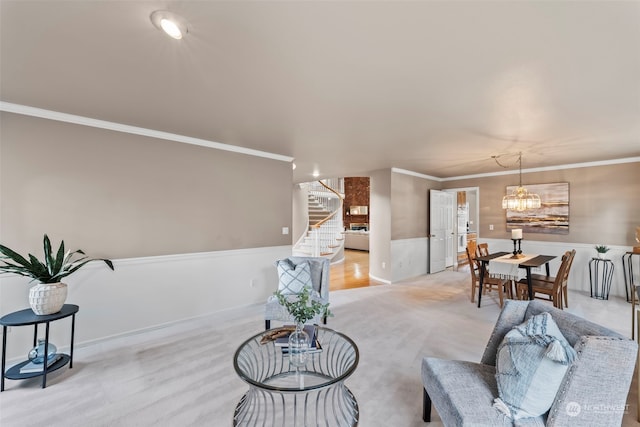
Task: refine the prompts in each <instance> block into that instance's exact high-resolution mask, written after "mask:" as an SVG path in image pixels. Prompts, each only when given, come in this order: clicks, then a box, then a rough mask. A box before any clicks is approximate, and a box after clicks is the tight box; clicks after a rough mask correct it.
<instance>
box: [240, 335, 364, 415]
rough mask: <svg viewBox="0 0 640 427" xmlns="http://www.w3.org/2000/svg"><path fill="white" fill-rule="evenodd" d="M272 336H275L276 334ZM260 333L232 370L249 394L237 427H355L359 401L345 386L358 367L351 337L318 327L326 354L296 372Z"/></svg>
mask: <svg viewBox="0 0 640 427" xmlns="http://www.w3.org/2000/svg"><path fill="white" fill-rule="evenodd" d="M268 332H273V329H271V330H269V331H268ZM264 334H265V333H264V332H262V333H259V334H257V335H254V336H253V337H251V338H249V339H248V340H246V341H245V342H244V343H242V345H240V347H239V348H238V350H237V351H236V354H235V356H234V358H233V366H234V368H235V370H236V372H237V373H238V375H239V376H240V378H241V379H242V380H244V381H245V382H247V383H248V384H249V391H247V392H246V393H245V394H244V396H242V398H241V399H240V402H238V404H237V405H236V409H235V412H234V415H233V425H234V426H254V425H260V426H294V425H295V426H300V425H304V426H312V425H322V426H325V425H326V426H356V425H357V424H358V419H359V417H358V415H359V411H358V402H357V401H356V398H355V397H354V396H353V393H351V390H349V389H348V388H347V386H346V385H345V384H344V381H345V379H347V378H348V377H349V376H350V375H351V374H352V373H353V372H354V371H355V369H356V367H357V366H358V360H359V354H358V347H357V346H356V344H355V343H354V342H353V341H352V340H351V339H350V338H349V337H347V336H346V335H344V334H341V333H339V332H336V331H334V330H332V329H328V328H323V327H318V341H319V342H320V346H321V347H322V351H320V352H315V353H312V354H309V358H308V360H307V362H306V364H305V365H304V366H302V367H296V366H293V365H292V364H290V363H289V356H288V355H286V354H283V352H282V348H281V347H277V346H276V345H275V342H274V341H268V342H266V343H264V344H261V340H262V336H263V335H264Z"/></svg>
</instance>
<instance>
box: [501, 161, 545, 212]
mask: <svg viewBox="0 0 640 427" xmlns="http://www.w3.org/2000/svg"><path fill="white" fill-rule="evenodd" d="M499 157H500V156H493V159H494V160H495V161H496V163H497V164H498V165H499V166H501V167H503V168H506V167H507V166H505V165H503V164H501V163H500V162H499V161H498V158H499ZM518 165H519V168H520V182H519V184H518V188H516V189H515V191H514V192H513V193H511V194H507V195H506V196H504V197H503V198H502V209H511V210H514V211H526V210H528V209H538V208H539V207H540V206H541V203H540V196H538V195H537V194H535V193H529V191H527V189H526V188H524V187H523V186H522V152H520V153H518Z"/></svg>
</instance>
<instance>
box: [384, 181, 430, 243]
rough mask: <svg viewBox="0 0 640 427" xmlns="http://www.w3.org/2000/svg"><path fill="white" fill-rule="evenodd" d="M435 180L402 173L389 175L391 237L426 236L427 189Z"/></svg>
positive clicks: (395, 238)
mask: <svg viewBox="0 0 640 427" xmlns="http://www.w3.org/2000/svg"><path fill="white" fill-rule="evenodd" d="M441 186H442V185H441V184H440V183H438V182H436V181H433V180H430V179H425V178H421V177H417V176H412V175H406V174H402V173H392V175H391V239H392V240H398V239H410V238H414V237H427V236H428V230H429V226H428V224H429V223H428V220H429V190H431V189H436V190H439V189H440V187H441Z"/></svg>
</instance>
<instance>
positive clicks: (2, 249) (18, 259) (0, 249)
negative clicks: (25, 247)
mask: <svg viewBox="0 0 640 427" xmlns="http://www.w3.org/2000/svg"><path fill="white" fill-rule="evenodd" d="M0 253H2V254H3V255H4V256H5V257H7V258H9V259H10V260H11V261H13V262H15V263H17V264H20V265H22V266H24V267H27V268H30V267H31V264H30V263H29V261H27V260H26V259H25V258H24V257H23V256H22V255H20V254H19V253H17V252H14V251H12V250H11V249H9V248H8V247H6V246H3V245H0Z"/></svg>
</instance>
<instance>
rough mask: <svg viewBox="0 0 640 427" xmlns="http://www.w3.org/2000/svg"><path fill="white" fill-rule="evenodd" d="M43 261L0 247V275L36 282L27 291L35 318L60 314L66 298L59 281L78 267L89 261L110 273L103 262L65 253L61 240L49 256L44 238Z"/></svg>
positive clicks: (47, 244) (65, 290)
mask: <svg viewBox="0 0 640 427" xmlns="http://www.w3.org/2000/svg"><path fill="white" fill-rule="evenodd" d="M43 249H44V261H40V260H39V259H38V258H36V257H35V256H34V255H32V254H29V255H28V256H27V257H23V256H22V255H20V254H18V253H17V252H15V251H14V250H12V249H9V248H8V247H6V246H4V245H0V262H1V263H2V264H0V274H7V273H9V274H17V275H19V276H25V277H30V278H31V281H30V282H29V283H31V282H34V281H36V282H38V284H37V285H35V286H33V287H31V289H29V304H30V305H31V309H32V310H33V312H34V313H35V314H38V315H44V314H53V313H57V312H58V311H60V309H61V308H62V306H63V305H64V302H65V300H66V298H67V285H66V284H65V283H62V282H61V280H62V279H63V278H65V277H67V276H69V275H70V274H72V273H74V272H76V271H78V270H79V269H80V268H81V267H82V266H84V265H85V264H87V263H90V262H92V261H103V262H104V263H105V264H107V266H108V267H109V268H110V269H111V270H113V269H114V268H113V262H112V261H111V260H108V259H104V258H89V257H87V256H80V257H78V255H85V253H84V252H83V251H82V250H80V249H78V250H75V251H73V252H71V251H68V250H67V251H66V252H65V247H64V240H63V241H62V242H61V243H60V247H59V248H58V250H57V251H56V252H55V254H54V253H53V251H52V250H51V241H50V240H49V237H48V236H47V235H46V234H45V235H44V241H43Z"/></svg>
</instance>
